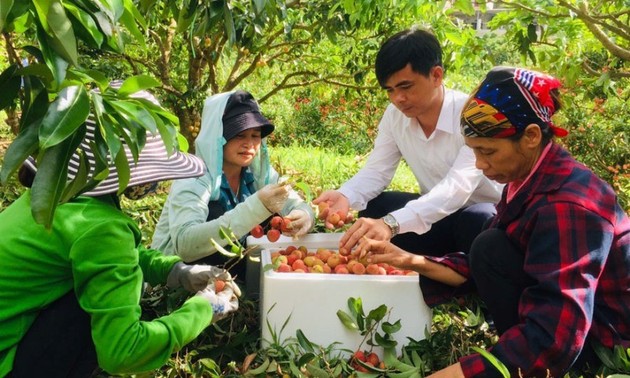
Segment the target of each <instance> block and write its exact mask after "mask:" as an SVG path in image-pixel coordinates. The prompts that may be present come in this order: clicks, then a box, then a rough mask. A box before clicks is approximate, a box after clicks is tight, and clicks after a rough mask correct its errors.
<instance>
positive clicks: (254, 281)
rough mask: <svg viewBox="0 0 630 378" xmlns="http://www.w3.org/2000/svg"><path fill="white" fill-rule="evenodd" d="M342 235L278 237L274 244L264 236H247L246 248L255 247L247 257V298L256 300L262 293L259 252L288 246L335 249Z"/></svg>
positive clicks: (324, 234)
mask: <svg viewBox="0 0 630 378" xmlns="http://www.w3.org/2000/svg"><path fill="white" fill-rule="evenodd" d="M342 235H343V233H341V232H337V233H317V234H306V235H304V236H301V237H300V238H298V239H293V238H291V237H289V236H284V235H280V239H278V240H277V241H275V242H270V241H269V239H267V236H266V235H263V236H262V237H261V238H255V237H253V236H248V237H247V240H246V243H247V247H248V248H249V247H253V246H256V248H255V249H253V250H251V251H250V252H249V254H248V256H247V267H246V269H247V274H246V278H245V281H246V282H245V285H246V288H247V293H248V296H249V297H252V298H257V297H259V295H260V292H261V291H262V290H261V288H262V286H261V285H262V282H261V281H262V280H261V277H260V252H261V251H262V250H263V249H265V248H286V247H288V246H290V245H295V246H296V247H299V246H301V245H304V246H305V247H307V248H309V249H317V248H320V247H321V248H330V249H335V250H336V249H337V248H338V247H339V239H341V236H342Z"/></svg>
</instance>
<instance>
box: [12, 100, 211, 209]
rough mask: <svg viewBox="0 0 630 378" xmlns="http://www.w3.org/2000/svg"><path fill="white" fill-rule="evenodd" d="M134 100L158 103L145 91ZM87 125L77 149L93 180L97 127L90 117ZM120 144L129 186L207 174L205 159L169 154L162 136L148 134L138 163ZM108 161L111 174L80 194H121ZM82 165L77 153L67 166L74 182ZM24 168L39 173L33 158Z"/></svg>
mask: <svg viewBox="0 0 630 378" xmlns="http://www.w3.org/2000/svg"><path fill="white" fill-rule="evenodd" d="M134 97H136V98H137V97H142V98H146V99H149V100H151V101H153V102H157V100H155V97H153V96H152V95H151V94H150V93H148V92H146V91H141V92H138V93H137V94H134ZM85 125H86V129H87V131H86V135H85V137H84V139H83V141H82V142H81V144H80V145H79V147H78V148H79V149H80V150H83V153H84V155H85V157H87V160H88V162H89V173H88V180H90V179H92V178H93V175H94V169H95V166H96V160H95V158H94V153H93V152H92V149H91V147H90V143H91V142H92V143H94V140H95V139H94V133H95V132H96V130H98V128H97V127H96V123H95V122H94V120H93V119H92V118H91V117H90V118H88V120H86V122H85ZM99 132H100V131H99ZM121 142H122V145H123V148H124V150H125V154H126V156H127V162H128V163H129V183H128V184H127V187H131V186H136V185H141V184H147V183H152V182H158V181H164V180H175V179H183V178H190V177H198V176H201V175H203V173H204V171H205V165H204V163H203V160H201V159H200V158H198V157H196V156H194V155H191V154H187V153H184V152H181V151H178V150H176V151H174V152H173V153H172V154H171V155H169V154H168V151H167V149H166V146H165V144H164V141H163V140H162V137H161V136H160V135H159V134H157V135H153V134H152V133H150V132H147V135H146V143H145V145H144V147H143V148H142V150H141V151H140V153H139V155H138V161H137V162H136V161H135V160H134V158H133V155H132V154H131V150H130V149H129V147H128V146H127V144H126V143H125V142H124V140H123V139H121ZM107 161H108V162H109V175H108V176H107V177H106V178H105V179H103V180H102V181H100V182H99V183H98V185H97V186H96V187H94V188H92V189H90V190H88V191H86V192H84V193H81V195H86V196H92V197H95V196H101V195H104V194H109V193H117V192H119V190H118V189H119V188H118V186H119V181H118V180H119V178H118V171H117V169H116V165H115V164H114V162H113V159H112V158H111V156H110V155H109V152H108V154H107ZM79 164H80V155H79V154H78V153H76V152H75V153H74V154H73V155H72V157H71V158H70V162H69V164H68V180H72V179H74V178H75V177H76V175H77V172H78V170H79ZM24 165H25V166H26V167H27V168H29V169H31V170H32V171H34V172H36V171H37V166H36V163H35V159H33V158H32V157H29V158H28V159H27V160H26V161H25V162H24ZM123 189H124V188H123Z"/></svg>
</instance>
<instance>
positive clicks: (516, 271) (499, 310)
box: [468, 229, 601, 375]
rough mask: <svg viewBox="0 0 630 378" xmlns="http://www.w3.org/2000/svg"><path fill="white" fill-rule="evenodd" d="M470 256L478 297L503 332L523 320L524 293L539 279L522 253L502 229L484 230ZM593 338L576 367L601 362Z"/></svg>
mask: <svg viewBox="0 0 630 378" xmlns="http://www.w3.org/2000/svg"><path fill="white" fill-rule="evenodd" d="M468 259H469V265H470V271H471V274H472V277H473V279H474V281H475V284H476V286H477V292H478V293H479V297H480V298H481V299H482V300H483V301H484V303H485V305H486V307H487V309H488V312H489V313H490V316H491V317H492V319H493V320H494V324H495V326H496V329H497V332H498V333H499V335H501V334H503V333H504V332H506V331H507V330H508V329H510V328H511V327H513V326H515V325H517V324H519V323H520V322H521V320H520V319H519V315H518V305H519V301H520V299H521V295H522V294H523V291H524V290H525V289H526V288H527V287H528V286H532V285H534V284H535V283H536V281H535V280H534V279H533V278H532V277H530V276H529V275H527V274H526V273H525V271H524V269H523V266H524V263H525V257H524V255H523V252H522V251H520V250H519V249H517V248H516V246H514V244H512V242H511V241H510V240H509V239H508V238H507V235H506V234H505V231H503V230H498V229H489V230H485V231H483V232H482V233H481V234H480V235H479V236H478V237H477V238H476V239H475V241H474V242H473V244H472V247H471V250H470V253H469V254H468ZM592 341H593V340H590V338H587V340H586V343H585V345H584V347H583V349H582V352H581V353H580V355H579V356H578V358H577V360H576V362H575V363H574V365H573V367H574V368H575V369H578V370H585V369H589V367H598V366H599V365H600V364H601V362H600V361H599V359H598V358H597V355H596V354H595V352H594V349H593V348H592V346H591V342H592ZM587 375H588V374H587Z"/></svg>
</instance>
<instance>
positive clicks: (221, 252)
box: [210, 238, 236, 257]
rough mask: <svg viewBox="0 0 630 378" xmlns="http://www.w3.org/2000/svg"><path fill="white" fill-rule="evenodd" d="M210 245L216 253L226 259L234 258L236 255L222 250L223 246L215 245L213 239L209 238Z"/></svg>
mask: <svg viewBox="0 0 630 378" xmlns="http://www.w3.org/2000/svg"><path fill="white" fill-rule="evenodd" d="M210 243H211V244H212V246H213V247H214V248H215V249H216V250H217V252H219V253H220V254H222V255H224V256H227V257H236V255H235V254H234V253H232V252H230V251H228V250H227V249H225V248H223V246H221V245H220V244H219V243H217V242H216V241H215V240H214V239H212V238H210Z"/></svg>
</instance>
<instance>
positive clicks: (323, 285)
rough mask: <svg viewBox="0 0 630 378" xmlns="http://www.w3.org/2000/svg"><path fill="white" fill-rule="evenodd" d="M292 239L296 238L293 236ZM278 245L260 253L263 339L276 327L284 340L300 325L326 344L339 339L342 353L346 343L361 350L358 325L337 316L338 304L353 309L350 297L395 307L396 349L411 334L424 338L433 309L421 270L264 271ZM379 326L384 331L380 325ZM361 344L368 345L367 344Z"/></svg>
mask: <svg viewBox="0 0 630 378" xmlns="http://www.w3.org/2000/svg"><path fill="white" fill-rule="evenodd" d="M320 241H321V240H320ZM298 244H299V243H298ZM315 244H317V243H315ZM289 245H297V244H296V243H295V242H294V243H293V244H289ZM305 246H306V247H307V248H308V249H309V251H310V250H312V249H313V248H319V247H323V248H329V249H335V250H336V248H337V243H335V245H334V246H330V245H327V246H318V247H314V246H312V245H305ZM279 248H285V247H284V246H283V247H279ZM279 248H266V249H263V250H262V253H261V270H262V271H263V273H262V274H261V288H262V290H261V301H260V306H261V309H260V316H261V327H262V344H263V345H269V344H270V343H272V342H273V340H272V330H273V332H274V333H276V334H279V335H277V336H278V337H279V339H280V341H283V340H286V339H287V338H295V335H296V331H297V330H298V329H299V330H301V331H302V332H303V333H304V335H305V336H306V338H308V339H309V340H310V341H312V342H314V343H316V344H319V345H321V346H323V347H327V346H329V345H331V344H332V343H334V342H339V343H340V344H339V345H338V348H339V350H340V352H342V353H346V352H345V351H342V349H347V350H350V351H354V350H357V349H358V348H359V347H360V345H361V342H362V341H363V336H361V335H360V334H359V332H358V331H353V330H348V329H347V328H346V327H345V326H344V325H343V324H342V323H341V321H340V320H339V318H338V317H337V311H338V310H342V311H345V312H348V313H349V309H348V298H350V297H354V298H361V301H362V303H363V310H364V311H365V313H366V314H367V313H368V312H369V311H371V310H373V309H375V308H377V307H379V306H380V305H382V304H384V305H386V306H387V307H388V309H389V310H390V311H391V312H390V314H389V317H386V318H385V321H389V322H391V323H394V322H396V321H397V320H400V321H401V329H400V330H399V331H398V332H396V333H394V334H393V335H392V337H393V338H394V339H395V340H396V341H397V342H398V344H397V346H396V350H397V353H400V352H401V349H402V346H403V345H406V344H408V342H409V340H408V337H410V338H412V339H414V340H421V339H424V337H425V329H430V327H431V321H432V316H433V314H432V311H431V309H430V308H429V307H428V306H427V305H426V303H425V302H424V298H423V297H422V292H421V290H420V285H419V278H418V276H389V275H386V276H383V275H378V276H377V275H353V274H326V273H293V272H289V273H280V272H275V271H273V270H271V269H267V270H266V271H265V270H264V269H265V266H267V265H269V264H271V253H272V252H274V251H277V250H278V249H279ZM285 322H286V325H285ZM269 326H271V327H272V330H270V329H269ZM283 326H284V329H282V327H283ZM379 332H382V331H381V330H380V329H379ZM361 348H362V349H369V348H370V347H369V346H368V345H366V344H363V345H361ZM374 351H375V352H376V353H377V354H379V355H380V356H382V349H380V348H375V349H374Z"/></svg>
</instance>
